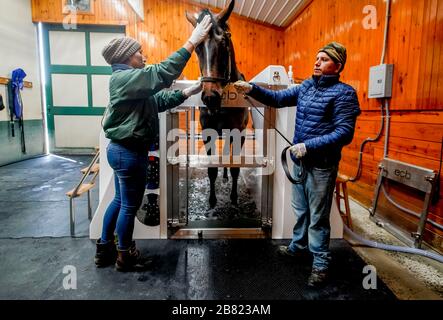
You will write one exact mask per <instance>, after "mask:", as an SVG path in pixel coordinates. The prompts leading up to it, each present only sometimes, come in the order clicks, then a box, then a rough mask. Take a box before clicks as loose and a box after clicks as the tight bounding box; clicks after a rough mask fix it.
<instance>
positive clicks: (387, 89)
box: [368, 64, 394, 98]
mask: <svg viewBox="0 0 443 320" xmlns="http://www.w3.org/2000/svg"><path fill="white" fill-rule="evenodd" d="M393 71H394V65H393V64H381V65H378V66H374V67H371V68H370V69H369V90H368V98H390V97H391V96H392V73H393Z"/></svg>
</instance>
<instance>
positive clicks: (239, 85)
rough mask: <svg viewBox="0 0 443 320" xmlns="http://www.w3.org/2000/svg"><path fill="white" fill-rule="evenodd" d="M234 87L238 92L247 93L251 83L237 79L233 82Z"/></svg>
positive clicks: (250, 88) (249, 90)
mask: <svg viewBox="0 0 443 320" xmlns="http://www.w3.org/2000/svg"><path fill="white" fill-rule="evenodd" d="M234 88H235V90H237V92H238V93H243V94H248V93H249V92H251V90H252V84H250V83H248V82H246V81H241V80H239V81H237V82H236V83H234Z"/></svg>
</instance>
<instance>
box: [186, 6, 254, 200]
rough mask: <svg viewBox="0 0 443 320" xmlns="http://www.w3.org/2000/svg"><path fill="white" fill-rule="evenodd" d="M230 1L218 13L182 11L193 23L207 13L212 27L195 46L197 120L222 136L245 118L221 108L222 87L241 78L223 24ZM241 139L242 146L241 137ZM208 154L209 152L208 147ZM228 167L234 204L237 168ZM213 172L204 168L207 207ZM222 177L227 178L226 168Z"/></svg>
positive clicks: (243, 125) (242, 125) (243, 110)
mask: <svg viewBox="0 0 443 320" xmlns="http://www.w3.org/2000/svg"><path fill="white" fill-rule="evenodd" d="M234 5H235V1H234V0H231V1H230V3H229V5H228V6H227V7H226V8H225V9H223V10H222V11H221V12H220V13H219V14H213V13H212V12H211V11H210V10H208V9H204V10H202V11H201V12H200V13H199V14H198V16H193V15H190V14H188V13H187V12H186V18H187V19H188V21H189V22H190V23H191V24H192V25H193V26H196V24H197V23H198V22H199V21H201V20H202V19H203V18H204V16H206V15H210V16H211V20H212V30H211V31H210V33H209V37H208V39H207V40H206V41H205V42H203V43H201V44H200V45H199V46H197V48H195V51H196V53H197V56H198V60H199V64H200V71H201V74H202V77H201V81H202V83H203V90H202V101H203V102H204V104H205V105H206V108H201V109H200V123H201V126H202V129H203V130H205V129H214V130H216V131H217V133H218V135H219V136H220V137H221V136H222V131H223V129H231V130H232V129H238V130H239V131H240V132H242V131H243V130H244V129H245V128H246V125H247V123H248V120H249V114H248V109H247V108H221V102H222V94H223V89H224V87H225V86H226V85H227V84H229V83H233V82H235V81H237V80H244V78H243V76H242V75H241V73H240V72H239V71H238V69H237V65H236V63H235V52H234V47H233V45H232V41H231V34H230V32H229V28H228V25H227V24H226V22H227V20H228V19H229V16H230V15H231V13H232V10H233V9H234ZM204 139H205V146H206V149H207V150H208V143H210V142H211V141H210V137H209V138H204ZM241 141H242V142H241V145H242V146H243V143H244V138H242V140H241ZM231 142H232V141H231ZM233 149H235V148H233ZM208 154H210V149H209V150H208ZM230 171H231V176H232V190H231V201H232V203H233V204H237V198H238V195H237V180H238V176H239V174H240V168H231V169H230ZM217 173H218V168H208V175H209V180H210V186H211V191H210V196H209V204H210V206H211V208H213V207H215V205H216V203H217V198H216V196H215V180H216V179H217ZM224 179H227V172H226V168H225V174H224Z"/></svg>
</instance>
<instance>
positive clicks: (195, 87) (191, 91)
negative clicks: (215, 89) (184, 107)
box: [182, 81, 202, 98]
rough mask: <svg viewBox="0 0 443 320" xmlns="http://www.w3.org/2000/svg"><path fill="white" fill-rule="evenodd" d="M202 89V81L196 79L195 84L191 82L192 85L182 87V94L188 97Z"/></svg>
mask: <svg viewBox="0 0 443 320" xmlns="http://www.w3.org/2000/svg"><path fill="white" fill-rule="evenodd" d="M201 91H202V83H201V82H200V81H197V82H196V83H195V84H193V85H192V86H190V87H188V88H186V89H183V91H182V92H183V95H184V96H185V97H186V98H189V97H190V96H193V95H194V94H197V93H199V92H201Z"/></svg>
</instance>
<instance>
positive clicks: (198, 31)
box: [188, 15, 212, 48]
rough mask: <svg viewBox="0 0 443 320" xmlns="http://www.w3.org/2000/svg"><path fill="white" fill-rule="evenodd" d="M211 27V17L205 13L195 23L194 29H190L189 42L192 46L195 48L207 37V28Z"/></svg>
mask: <svg viewBox="0 0 443 320" xmlns="http://www.w3.org/2000/svg"><path fill="white" fill-rule="evenodd" d="M211 28H212V22H211V17H210V16H209V15H206V16H205V17H204V18H203V20H202V21H201V22H200V23H197V25H196V26H195V29H194V31H192V34H191V37H190V38H189V40H188V41H189V42H190V43H192V45H193V46H194V48H196V47H197V46H198V45H199V44H200V43H202V42H203V41H204V40H205V39H206V38H207V37H208V33H209V30H211Z"/></svg>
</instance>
